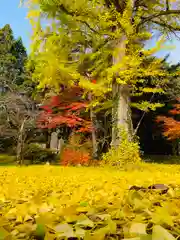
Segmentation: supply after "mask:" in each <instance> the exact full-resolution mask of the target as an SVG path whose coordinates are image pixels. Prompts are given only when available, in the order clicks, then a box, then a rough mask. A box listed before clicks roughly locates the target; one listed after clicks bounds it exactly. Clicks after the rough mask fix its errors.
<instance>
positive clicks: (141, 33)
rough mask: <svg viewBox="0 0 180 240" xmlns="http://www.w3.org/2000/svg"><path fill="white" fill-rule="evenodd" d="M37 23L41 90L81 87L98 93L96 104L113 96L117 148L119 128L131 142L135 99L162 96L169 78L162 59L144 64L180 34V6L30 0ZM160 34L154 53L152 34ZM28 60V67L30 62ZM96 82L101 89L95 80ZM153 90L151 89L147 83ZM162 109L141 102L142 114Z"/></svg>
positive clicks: (130, 0) (162, 1)
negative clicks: (148, 46)
mask: <svg viewBox="0 0 180 240" xmlns="http://www.w3.org/2000/svg"><path fill="white" fill-rule="evenodd" d="M28 4H29V9H30V10H29V14H28V18H29V20H30V22H31V24H32V29H33V36H32V40H33V41H32V51H31V57H30V59H31V60H33V61H34V62H35V71H34V74H33V78H34V79H36V81H38V82H39V83H40V85H39V87H42V88H43V87H44V86H46V87H47V86H48V87H54V88H56V89H57V90H58V89H59V85H60V84H61V83H66V84H68V85H71V84H74V81H79V85H80V86H81V87H83V88H84V89H86V90H87V92H89V91H92V92H93V101H92V105H93V106H97V105H98V104H99V103H104V102H105V101H106V93H109V92H111V93H112V100H113V101H112V103H113V105H112V119H113V128H112V146H113V147H117V146H118V145H119V144H120V141H121V136H120V131H119V129H120V127H123V128H124V129H125V130H126V131H127V133H128V136H129V139H130V140H131V139H132V138H131V136H132V134H133V126H132V118H131V107H130V106H131V96H132V95H140V94H143V93H146V92H152V93H154V92H162V91H163V89H162V88H163V83H164V82H165V81H166V80H167V79H168V74H167V72H165V71H164V70H163V68H162V66H161V62H162V61H161V59H155V60H154V61H151V62H149V64H144V62H146V60H147V58H149V57H150V56H152V55H153V54H155V53H156V52H158V51H159V50H161V49H162V48H163V47H165V37H166V36H167V35H170V34H171V33H173V34H175V35H176V33H177V31H179V30H180V26H179V20H180V1H179V0H177V1H172V0H151V1H147V0H91V1H89V0H76V1H74V0H66V1H65V0H59V1H53V0H49V1H46V0H29V1H28ZM154 31H155V32H158V34H160V35H161V38H160V40H159V41H157V44H156V46H155V47H153V48H152V49H149V50H147V49H146V48H145V43H146V41H149V40H151V38H152V36H153V34H152V33H154ZM31 60H30V61H29V63H30V62H31ZM92 78H96V79H97V84H95V85H94V84H92V82H91V81H90V79H92ZM147 78H151V79H152V87H151V88H146V79H147ZM142 106H144V108H145V109H147V108H151V107H152V108H153V109H154V108H155V107H158V106H159V104H158V103H157V104H155V105H153V106H152V104H151V105H149V106H148V103H147V102H146V103H142V104H141V103H138V104H137V107H140V109H142Z"/></svg>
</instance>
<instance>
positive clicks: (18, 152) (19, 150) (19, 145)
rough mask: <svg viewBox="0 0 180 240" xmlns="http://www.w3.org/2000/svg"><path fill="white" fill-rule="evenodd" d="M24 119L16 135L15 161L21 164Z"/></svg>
mask: <svg viewBox="0 0 180 240" xmlns="http://www.w3.org/2000/svg"><path fill="white" fill-rule="evenodd" d="M25 122H26V119H24V120H23V122H22V124H21V127H20V130H19V136H18V142H17V150H16V159H17V162H18V163H19V164H20V165H22V164H23V162H24V161H23V157H22V149H23V144H24V141H23V135H24V125H25Z"/></svg>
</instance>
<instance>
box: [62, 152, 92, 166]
mask: <svg viewBox="0 0 180 240" xmlns="http://www.w3.org/2000/svg"><path fill="white" fill-rule="evenodd" d="M89 161H90V155H89V153H86V152H83V151H80V150H76V149H72V148H65V149H64V150H63V153H62V156H61V164H62V165H63V166H68V165H72V166H76V165H78V164H81V165H88V163H89Z"/></svg>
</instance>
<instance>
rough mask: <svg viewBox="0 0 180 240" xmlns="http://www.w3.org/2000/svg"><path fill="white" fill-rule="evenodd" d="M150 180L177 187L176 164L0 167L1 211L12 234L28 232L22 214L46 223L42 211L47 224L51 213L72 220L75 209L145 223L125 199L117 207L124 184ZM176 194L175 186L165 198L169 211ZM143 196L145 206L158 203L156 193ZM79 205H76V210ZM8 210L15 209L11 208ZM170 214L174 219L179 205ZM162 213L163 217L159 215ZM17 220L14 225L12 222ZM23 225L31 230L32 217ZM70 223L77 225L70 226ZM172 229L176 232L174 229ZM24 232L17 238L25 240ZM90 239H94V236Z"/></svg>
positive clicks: (125, 188)
mask: <svg viewBox="0 0 180 240" xmlns="http://www.w3.org/2000/svg"><path fill="white" fill-rule="evenodd" d="M153 183H167V184H173V185H180V166H178V165H173V166H171V165H157V164H145V165H143V166H141V167H140V168H138V169H137V170H132V171H130V170H129V171H117V170H115V169H108V168H107V169H103V168H81V167H80V168H73V167H68V168H63V167H52V166H36V167H34V166H32V167H31V166H29V167H17V168H16V167H12V168H5V167H0V203H1V204H4V208H3V209H1V214H2V215H3V216H5V218H6V219H8V221H9V224H10V228H11V230H12V229H16V230H18V231H17V232H18V233H17V234H25V235H27V234H29V232H28V231H30V230H28V231H27V229H26V228H25V227H24V226H25V224H26V225H27V222H26V221H25V220H23V219H24V217H25V216H26V217H27V218H28V217H29V216H31V217H33V219H34V216H41V220H42V219H43V221H46V220H47V219H46V217H47V215H48V216H49V217H48V218H49V219H50V220H47V222H45V223H47V224H49V225H51V227H52V228H53V226H55V219H54V216H55V215H56V216H58V217H59V216H61V217H62V219H61V221H60V220H59V222H63V221H65V222H68V220H67V219H68V217H69V219H70V218H72V217H75V221H76V222H77V219H76V218H78V216H79V213H80V212H83V213H84V212H92V213H93V214H95V212H98V213H106V214H107V213H110V215H111V216H113V214H114V211H116V212H118V211H119V209H121V210H122V211H124V213H123V214H125V215H126V217H125V218H123V219H124V220H122V219H121V218H122V216H121V217H119V218H118V220H116V221H120V219H121V220H122V221H123V224H124V225H127V224H128V223H130V222H132V221H135V222H146V221H145V216H144V212H140V213H138V214H137V213H136V214H135V213H134V209H133V208H132V206H131V207H130V205H129V204H130V203H129V202H127V203H126V209H125V210H123V207H122V206H123V202H124V201H125V200H124V196H125V195H127V193H128V188H129V186H130V185H141V186H142V185H143V186H148V185H150V184H153ZM178 194H179V190H177V195H176V196H174V197H172V196H169V197H168V198H167V201H166V202H167V203H168V208H170V209H173V207H175V206H179V203H178V202H179V200H178V202H176V199H177V198H179V195H178ZM145 198H146V202H145V205H146V207H147V206H149V209H150V210H151V209H153V207H152V205H151V204H152V203H153V202H157V201H163V202H164V199H163V198H164V197H163V198H162V197H160V196H159V195H156V196H153V198H152V197H150V195H149V197H148V198H150V199H151V201H149V202H147V201H148V200H147V199H148V198H147V196H146V197H145ZM172 199H173V201H172ZM142 202H143V201H142ZM43 203H44V204H43ZM109 204H110V205H109ZM133 204H134V203H133ZM143 204H144V203H143ZM148 204H149V205H148ZM172 204H174V205H172ZM80 205H81V209H79V208H78V206H80ZM62 206H63V208H64V210H63V209H62ZM70 206H73V208H72V209H71V208H69V207H70ZM127 206H128V209H127ZM82 208H84V210H82ZM141 208H142V209H143V206H141ZM166 208H167V206H166ZM12 209H15V210H13V211H12ZM74 209H76V212H74ZM78 209H79V210H78ZM92 209H96V210H92ZM47 211H49V213H47ZM153 211H154V210H153ZM52 212H53V215H52ZM43 214H45V215H43ZM54 214H55V215H54ZM146 214H147V213H146ZM170 215H173V213H172V212H171V213H170ZM176 215H177V216H178V218H179V219H180V211H179V208H178V209H177V213H176ZM82 216H84V217H87V216H85V215H82ZM137 216H138V217H137ZM162 217H163V218H164V216H163V214H162ZM13 218H14V219H13ZM18 218H19V219H20V220H18ZM136 218H137V219H136ZM133 219H134V220H133ZM12 220H13V221H12ZM18 221H19V223H17V222H18ZM103 221H105V220H103ZM147 221H149V220H147ZM153 221H157V222H154V223H156V224H158V223H161V221H162V220H161V221H160V220H157V218H156V220H153ZM158 221H160V222H158ZM168 221H170V220H168ZM25 222H26V223H25ZM56 224H57V223H56ZM108 224H109V223H108ZM115 224H117V222H116V223H115ZM28 225H29V227H30V229H31V231H32V228H34V227H35V224H34V220H32V219H30V220H28ZM19 226H21V228H22V229H23V227H24V230H22V229H21V231H19ZM74 226H75V227H77V226H76V224H75V225H74ZM98 226H99V225H98ZM117 226H118V225H117ZM90 228H91V230H90V232H94V231H95V228H92V227H90ZM98 228H99V227H98ZM111 228H113V227H111ZM173 231H175V232H176V229H175V230H173ZM46 234H47V235H48V234H49V231H48V230H46ZM54 234H55V233H54ZM25 235H24V238H23V239H28V238H26V237H25ZM51 237H52V238H50V236H49V235H48V237H47V239H53V234H52V236H51ZM127 237H129V235H127ZM30 239H31V238H30ZM32 239H33V238H32ZM83 239H84V238H83ZM90 239H91V238H90ZM95 239H100V238H99V237H98V238H97V236H96V238H95ZM102 239H103V238H102ZM107 239H108V238H107ZM112 239H116V238H112Z"/></svg>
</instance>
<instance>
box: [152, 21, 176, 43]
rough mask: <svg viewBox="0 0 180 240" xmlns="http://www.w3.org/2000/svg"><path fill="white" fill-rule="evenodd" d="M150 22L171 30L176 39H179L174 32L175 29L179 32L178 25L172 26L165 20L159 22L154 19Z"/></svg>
mask: <svg viewBox="0 0 180 240" xmlns="http://www.w3.org/2000/svg"><path fill="white" fill-rule="evenodd" d="M151 22H152V23H155V24H157V25H159V26H161V27H163V28H166V29H169V30H170V32H172V33H173V34H174V35H175V37H177V38H178V39H180V37H179V36H177V34H176V32H177V31H179V32H180V26H175V27H173V26H171V25H169V24H167V23H166V22H163V21H162V20H161V22H160V21H156V20H153V21H151Z"/></svg>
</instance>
